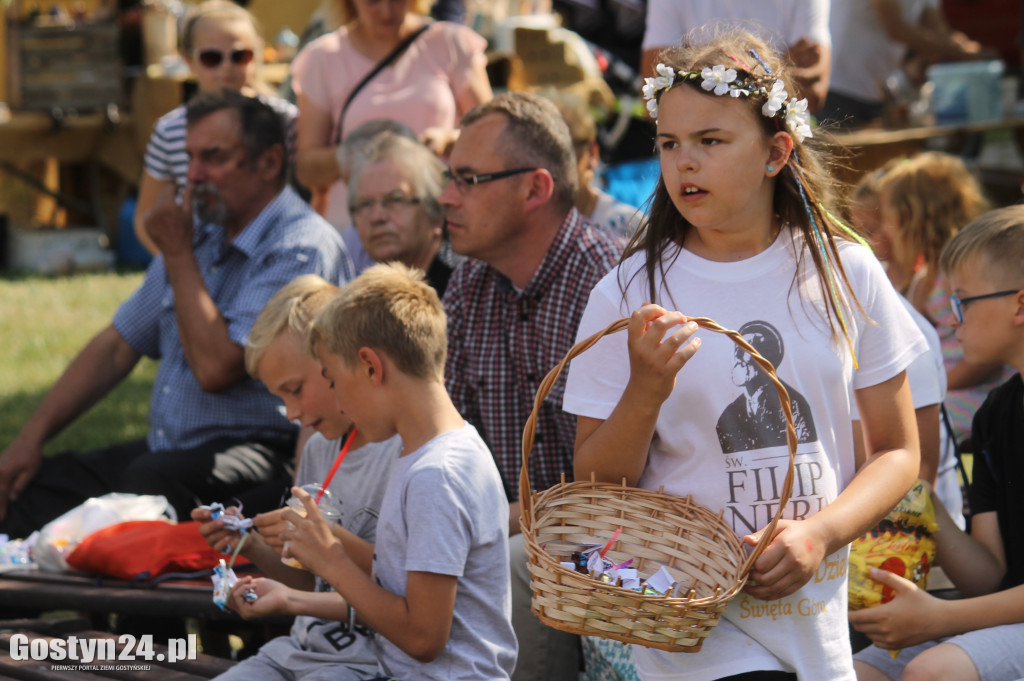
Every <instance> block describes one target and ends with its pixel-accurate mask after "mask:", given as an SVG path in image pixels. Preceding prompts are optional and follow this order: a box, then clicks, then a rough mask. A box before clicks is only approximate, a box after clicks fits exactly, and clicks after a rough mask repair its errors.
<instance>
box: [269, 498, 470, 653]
mask: <svg viewBox="0 0 1024 681" xmlns="http://www.w3.org/2000/svg"><path fill="white" fill-rule="evenodd" d="M293 493H294V494H295V495H296V496H298V497H299V498H300V499H302V502H303V504H304V506H305V509H306V513H307V516H306V517H305V518H303V517H301V516H300V515H299V514H297V513H295V511H293V510H291V509H289V510H287V511H285V513H284V517H285V519H286V520H288V521H290V522H291V523H293V525H294V526H295V529H294V530H292V531H289V532H286V533H285V535H284V537H285V538H286V539H287V541H288V547H289V549H288V552H289V553H290V554H291V555H292V556H294V557H295V558H296V559H298V560H299V561H300V562H301V563H302V564H303V565H304V566H306V567H307V568H309V569H310V571H311V572H313V573H315V574H317V575H319V576H320V577H322V578H323V579H324V580H326V581H327V583H328V584H330V585H331V586H332V587H334V589H335V590H336V591H337V592H338V593H339V594H341V595H342V597H343V598H344V599H345V600H346V601H347V602H348V604H349V605H351V606H352V607H353V608H355V610H356V612H357V613H359V618H360V620H362V621H363V622H365V623H366V624H367V625H368V626H370V627H372V628H373V629H374V631H376V632H377V634H378V635H380V636H383V637H384V638H386V639H388V640H389V641H391V642H392V643H393V644H395V645H396V646H398V647H399V648H400V649H401V650H402V651H403V652H404V653H406V654H407V655H409V656H410V657H413V658H414V659H416V660H418V661H420V662H430V661H432V660H434V659H435V658H436V657H437V656H438V655H440V653H441V651H442V650H444V647H445V645H446V644H447V643H448V638H449V636H450V634H451V624H452V617H453V614H454V612H455V593H456V589H457V587H458V578H457V577H455V576H453V575H441V574H436V573H432V572H409V573H408V576H407V577H406V585H405V595H404V596H399V595H398V594H395V593H392V592H390V591H388V590H387V589H385V588H383V587H382V586H380V585H379V584H378V583H377V582H376V580H374V579H373V578H372V577H371V576H370V574H369V573H368V572H366V571H364V570H363V569H362V568H361V567H360V566H359V565H357V564H356V563H355V561H353V560H352V558H351V557H349V555H348V553H347V552H346V549H347V547H346V546H345V545H344V544H343V543H342V542H341V541H338V540H337V538H336V537H335V536H334V535H333V534H332V528H331V527H330V526H328V525H327V522H326V521H325V520H324V518H323V516H322V515H321V514H320V511H319V510H318V509H317V507H316V505H315V504H314V503H313V500H312V498H311V497H310V496H309V495H308V494H305V492H303V491H302V490H300V489H298V488H296V490H294V491H293Z"/></svg>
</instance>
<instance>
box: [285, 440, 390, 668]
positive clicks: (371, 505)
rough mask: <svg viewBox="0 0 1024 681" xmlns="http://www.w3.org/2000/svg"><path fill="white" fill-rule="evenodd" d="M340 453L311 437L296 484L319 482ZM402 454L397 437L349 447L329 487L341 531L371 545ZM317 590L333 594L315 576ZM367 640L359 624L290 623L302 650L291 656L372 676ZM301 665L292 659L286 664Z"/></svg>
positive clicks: (337, 446)
mask: <svg viewBox="0 0 1024 681" xmlns="http://www.w3.org/2000/svg"><path fill="white" fill-rule="evenodd" d="M340 450H341V440H340V439H338V440H328V439H326V438H325V437H324V436H323V435H321V434H320V433H316V434H314V435H313V436H312V437H311V438H310V439H309V441H308V442H307V443H306V447H305V449H303V453H302V459H301V461H300V462H299V469H298V472H297V473H296V475H295V481H296V483H297V484H300V485H304V484H306V483H309V482H323V480H324V478H326V477H327V472H328V471H329V470H330V468H331V466H332V465H333V464H334V459H335V458H336V457H337V456H338V452H339V451H340ZM401 451H402V440H401V438H399V437H398V436H395V437H393V438H391V439H390V440H385V441H384V442H372V443H370V444H367V445H364V446H362V447H360V448H359V449H353V450H351V451H350V452H349V453H348V454H347V455H346V456H345V460H344V461H342V463H341V466H339V467H338V471H337V473H335V475H334V478H333V479H332V480H331V484H330V485H329V486H328V489H329V490H330V491H331V493H332V494H333V495H334V497H335V499H337V501H338V502H339V503H340V505H341V524H342V525H343V526H344V527H345V529H347V530H349V531H350V532H352V533H353V534H355V535H357V536H358V537H360V538H362V539H365V540H367V541H369V542H373V541H375V539H376V534H377V517H378V515H379V512H380V507H381V502H382V500H383V498H384V490H385V488H386V486H387V481H388V478H389V477H390V473H391V467H392V466H393V465H394V463H395V461H397V459H398V455H399V453H401ZM316 590H317V591H320V592H324V591H333V589H331V587H330V585H329V584H327V582H325V581H324V580H322V579H320V578H319V577H317V578H316ZM371 637H372V633H371V632H370V630H369V629H367V628H366V627H363V626H361V625H357V626H356V627H355V628H354V630H352V631H350V630H349V627H348V623H347V622H335V621H333V620H322V619H318V618H316V617H309V616H305V615H300V616H298V617H296V618H295V622H294V623H293V624H292V631H291V639H292V641H291V642H294V643H295V644H297V645H298V647H299V649H300V651H301V652H294V653H292V655H293V657H294V656H300V657H302V656H304V657H307V658H308V657H312V658H313V660H303V661H321V662H333V663H338V662H345V663H346V666H354V665H360V666H363V665H365V667H366V669H367V671H368V672H369V673H372V672H375V671H376V669H377V658H376V654H375V653H374V650H373V646H372V644H371V642H370V639H371ZM268 645H269V644H268ZM289 647H291V646H289ZM275 661H276V662H281V660H275ZM299 662H300V661H299V660H296V659H292V660H290V663H289V666H292V665H294V664H298V663H299Z"/></svg>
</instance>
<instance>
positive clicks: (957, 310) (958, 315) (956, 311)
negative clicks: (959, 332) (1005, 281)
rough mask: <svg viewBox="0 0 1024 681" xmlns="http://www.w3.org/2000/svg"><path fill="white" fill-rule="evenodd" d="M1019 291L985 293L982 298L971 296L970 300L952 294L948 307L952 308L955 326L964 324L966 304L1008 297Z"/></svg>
mask: <svg viewBox="0 0 1024 681" xmlns="http://www.w3.org/2000/svg"><path fill="white" fill-rule="evenodd" d="M1018 290H1019V289H1013V290H1012V291H997V292H995V293H986V294H985V295H983V296H971V297H970V298H957V296H956V294H955V293H954V294H953V295H951V296H950V297H949V305H950V307H952V308H953V318H954V319H956V323H957V324H963V323H964V308H965V307H967V304H968V303H973V302H974V301H976V300H985V299H986V298H1001V297H1002V296H1010V295H1013V294H1014V293H1017V291H1018Z"/></svg>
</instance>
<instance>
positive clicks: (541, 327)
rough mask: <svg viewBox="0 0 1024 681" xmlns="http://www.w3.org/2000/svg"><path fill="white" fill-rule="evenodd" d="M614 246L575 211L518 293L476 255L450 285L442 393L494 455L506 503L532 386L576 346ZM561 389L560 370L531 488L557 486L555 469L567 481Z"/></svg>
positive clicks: (513, 490) (570, 430)
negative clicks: (582, 321)
mask: <svg viewBox="0 0 1024 681" xmlns="http://www.w3.org/2000/svg"><path fill="white" fill-rule="evenodd" d="M621 252H622V247H621V246H620V245H619V243H618V242H617V241H616V240H615V239H614V238H613V237H611V236H609V235H607V234H604V233H602V232H600V231H599V230H597V229H595V228H594V227H593V225H591V223H590V222H588V221H587V220H586V219H585V218H582V217H581V216H580V214H579V213H577V212H576V209H573V210H572V211H570V213H569V215H568V216H567V217H566V219H565V222H564V223H563V224H562V227H561V228H560V229H559V231H558V234H557V235H556V236H555V240H554V242H553V243H552V244H551V247H550V248H549V249H548V254H547V255H546V256H545V258H544V260H543V262H541V265H540V268H538V270H537V272H536V273H535V274H534V275H533V279H531V280H530V283H529V285H528V286H527V287H526V289H525V290H523V291H521V292H517V291H516V289H515V288H514V287H513V285H512V283H511V282H510V281H509V280H508V278H507V277H505V276H504V275H502V274H500V273H499V272H498V271H497V270H495V269H494V268H492V267H491V266H490V265H487V264H486V263H483V262H480V261H476V260H467V261H465V262H464V263H462V264H461V265H459V267H458V268H456V270H455V272H454V273H453V274H452V277H451V280H450V281H449V282H448V289H447V290H446V291H445V295H444V305H445V311H446V312H447V313H448V362H447V364H446V366H445V378H446V383H447V386H448V392H449V393H450V394H451V397H452V401H453V402H454V403H455V407H456V408H457V409H458V410H459V412H460V413H461V414H462V416H463V418H465V419H466V420H467V421H469V422H470V423H472V424H473V425H474V426H476V429H477V430H478V431H479V432H480V435H481V436H482V437H483V439H484V441H485V442H486V443H487V446H488V447H489V448H490V450H491V453H492V454H493V455H494V459H495V461H496V462H497V464H498V470H499V471H500V472H501V477H502V481H503V482H504V485H505V493H506V494H507V495H508V498H509V500H510V501H515V500H517V499H518V498H519V471H520V468H521V467H522V454H521V449H522V444H521V443H522V437H523V426H524V425H525V424H526V420H527V418H528V417H529V416H530V412H531V411H532V409H533V399H534V397H535V396H536V394H537V388H538V386H539V385H540V382H541V380H542V379H543V378H544V376H546V375H547V373H548V372H549V371H550V370H551V368H552V367H553V366H554V365H555V364H557V363H558V362H560V361H561V360H562V358H563V357H565V355H566V353H567V352H568V351H569V348H571V347H572V346H573V343H574V341H575V339H576V329H577V327H578V326H579V321H580V317H582V316H583V310H584V308H585V307H586V305H587V300H588V298H589V297H590V290H591V289H592V288H593V287H594V285H595V284H597V282H598V281H600V279H601V277H603V276H604V275H605V274H606V273H607V272H608V271H609V270H610V269H612V268H613V267H614V266H615V265H616V263H617V262H618V258H619V255H620V254H621ZM564 392H565V374H564V373H563V374H562V376H560V377H559V379H558V382H557V383H555V385H554V387H553V389H552V390H551V392H550V394H549V395H548V396H547V398H546V399H545V400H544V404H543V405H542V408H541V411H540V413H539V414H538V420H537V435H536V441H535V444H534V450H533V453H532V454H531V455H530V486H531V488H532V489H534V490H541V489H547V488H548V487H551V486H552V485H555V484H557V483H558V482H559V481H560V478H561V474H562V473H565V474H566V480H571V479H572V457H573V450H574V447H575V439H576V417H575V416H573V415H572V414H568V413H566V412H564V411H562V394H563V393H564Z"/></svg>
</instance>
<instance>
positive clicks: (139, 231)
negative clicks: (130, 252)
mask: <svg viewBox="0 0 1024 681" xmlns="http://www.w3.org/2000/svg"><path fill="white" fill-rule="evenodd" d="M173 186H174V183H173V182H171V181H169V180H158V179H156V178H155V177H153V176H152V175H150V174H149V173H148V172H146V171H145V170H143V171H142V179H141V180H139V196H138V198H137V199H136V201H135V217H134V218H133V225H134V227H135V236H136V238H137V239H138V240H139V243H140V244H142V245H143V247H144V248H145V249H146V250H147V251H149V252H150V253H152V254H153V255H157V254H158V253H159V252H160V249H158V248H157V247H156V244H155V243H153V240H152V239H151V238H149V234H148V233H147V232H146V220H145V217H146V213H148V212H149V211H150V210H151V209H152V208H153V205H154V204H155V203H156V199H157V197H158V196H160V193H161V192H163V191H164V190H165V189H166V188H168V187H173Z"/></svg>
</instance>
